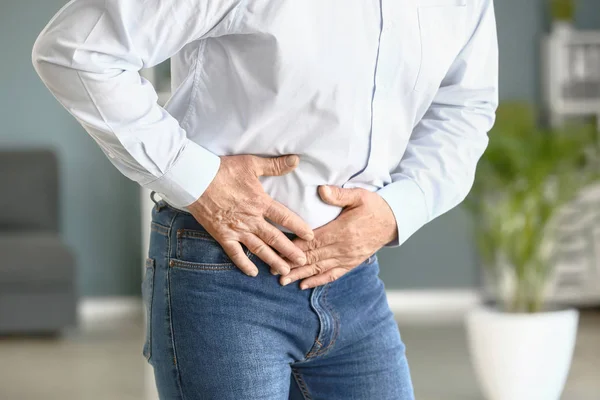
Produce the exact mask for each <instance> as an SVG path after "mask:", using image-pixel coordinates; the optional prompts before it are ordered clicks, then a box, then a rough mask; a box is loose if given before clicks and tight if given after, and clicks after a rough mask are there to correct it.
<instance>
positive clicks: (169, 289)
mask: <svg viewBox="0 0 600 400" xmlns="http://www.w3.org/2000/svg"><path fill="white" fill-rule="evenodd" d="M176 218H177V213H175V214H173V218H171V223H170V224H169V234H168V235H167V243H168V246H167V251H168V255H167V259H168V260H169V262H170V261H171V233H172V231H173V224H174V223H175V219H176ZM166 273H167V304H168V309H169V329H170V330H171V347H172V348H173V366H174V367H175V375H176V379H177V386H178V389H179V395H180V396H181V399H182V400H185V396H184V395H183V385H182V384H181V373H180V371H179V365H177V349H176V347H175V333H174V331H173V308H172V306H171V271H170V269H168V268H167V271H166Z"/></svg>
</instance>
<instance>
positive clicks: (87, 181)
mask: <svg viewBox="0 0 600 400" xmlns="http://www.w3.org/2000/svg"><path fill="white" fill-rule="evenodd" d="M64 4H65V1H63V0H44V1H34V0H19V1H2V2H1V4H0V54H2V62H0V121H2V124H1V125H0V147H2V148H6V147H22V146H25V147H51V148H54V149H55V150H56V152H57V153H58V155H59V158H60V164H61V179H62V182H61V186H62V187H61V192H60V193H61V202H62V206H61V225H62V227H61V230H62V233H63V237H64V239H65V241H66V243H67V244H68V245H69V246H70V247H71V248H72V249H73V250H74V252H75V255H76V257H77V263H78V267H79V269H78V272H79V276H78V282H79V289H80V292H81V293H82V294H83V295H88V296H105V295H126V294H136V293H138V292H139V286H140V283H139V282H140V274H141V266H140V265H141V264H140V262H141V260H140V257H141V256H140V250H139V249H140V228H139V227H140V216H139V195H138V193H139V189H138V187H137V185H136V184H133V183H132V182H130V181H128V180H127V179H126V178H124V177H123V176H122V175H121V174H120V173H119V172H118V171H117V170H116V169H115V168H114V167H113V166H112V165H111V164H110V162H109V161H108V160H107V159H106V157H105V156H104V154H102V152H101V151H100V150H99V148H98V146H97V145H96V144H95V143H94V142H93V141H92V139H91V138H90V137H89V136H88V135H87V133H86V132H85V131H84V130H83V129H82V128H81V127H80V126H79V125H78V124H77V122H76V121H75V120H74V119H73V118H72V117H71V116H70V115H69V114H68V113H67V112H66V111H65V110H64V109H63V108H62V107H61V106H60V105H59V104H58V102H57V101H56V100H55V99H54V98H53V97H52V95H51V94H50V92H48V90H47V89H46V88H45V87H44V85H43V84H42V83H41V81H40V80H39V78H38V77H37V75H36V74H35V71H34V70H33V67H32V64H31V48H32V46H33V42H34V40H35V38H36V37H37V34H38V33H39V32H40V31H41V30H42V28H43V27H44V25H45V24H46V23H47V22H48V21H49V20H50V18H51V17H52V15H54V13H55V12H56V11H58V9H59V8H60V7H62V6H63V5H64ZM2 190H9V189H7V188H2Z"/></svg>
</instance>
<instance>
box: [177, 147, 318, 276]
mask: <svg viewBox="0 0 600 400" xmlns="http://www.w3.org/2000/svg"><path fill="white" fill-rule="evenodd" d="M298 162H299V158H298V156H294V155H292V156H283V157H278V158H261V157H256V156H250V155H240V156H226V157H221V166H220V167H219V171H218V172H217V175H216V177H215V178H214V179H213V181H212V182H211V184H210V185H209V187H208V188H207V189H206V191H205V192H204V193H203V194H202V196H200V198H199V199H198V200H197V201H196V202H195V203H193V204H191V205H189V206H188V207H187V209H188V210H189V211H190V213H192V215H194V217H195V218H196V220H197V221H198V222H199V223H200V224H201V225H202V226H203V227H204V228H205V229H206V231H207V232H208V233H210V235H211V236H212V237H214V238H215V240H216V241H217V242H219V244H220V245H221V246H222V247H223V249H224V250H225V253H227V255H228V256H229V258H231V260H232V261H233V263H234V264H235V265H236V266H237V267H238V268H239V269H240V270H242V271H243V272H244V273H246V274H247V275H250V276H256V275H258V269H257V268H256V266H255V265H254V263H252V262H251V261H250V260H249V259H248V257H247V256H246V254H245V252H244V251H243V249H242V246H241V244H244V245H245V246H246V247H247V248H248V249H249V250H250V251H251V252H252V253H254V254H256V255H257V256H258V257H259V258H260V259H261V260H263V261H264V262H266V263H267V264H269V265H270V266H271V268H272V269H273V270H275V271H277V272H279V273H281V274H287V273H288V272H289V271H290V265H289V264H288V262H287V261H285V260H284V259H283V258H282V257H285V258H286V259H288V260H291V261H292V262H293V263H294V264H295V265H296V266H298V265H304V264H305V263H306V256H305V255H304V252H303V251H302V250H301V249H300V248H298V247H297V246H296V245H294V244H293V243H292V242H291V241H290V240H289V239H288V237H287V236H285V235H284V234H283V233H282V232H281V231H280V230H279V229H277V228H275V227H274V226H273V225H271V224H270V223H268V222H267V221H266V220H265V218H268V219H270V220H271V221H273V222H275V223H277V224H279V225H281V226H284V227H286V228H288V229H289V230H290V231H292V232H294V233H295V234H296V235H298V237H301V238H304V239H306V240H312V239H313V237H314V234H313V232H312V230H311V228H310V226H308V225H307V224H306V223H305V222H304V221H303V220H302V219H301V218H300V217H299V216H298V215H296V214H294V213H293V212H292V211H290V210H289V209H288V208H286V207H285V206H284V205H282V204H281V203H278V202H276V201H275V200H273V199H272V198H271V197H269V196H268V195H267V194H266V193H265V191H264V189H263V187H262V185H261V183H260V181H259V179H258V177H259V176H280V175H285V174H287V173H289V172H291V171H293V170H294V169H295V168H296V166H297V165H298ZM275 250H277V251H278V252H279V253H280V254H281V255H279V254H277V253H276V252H275Z"/></svg>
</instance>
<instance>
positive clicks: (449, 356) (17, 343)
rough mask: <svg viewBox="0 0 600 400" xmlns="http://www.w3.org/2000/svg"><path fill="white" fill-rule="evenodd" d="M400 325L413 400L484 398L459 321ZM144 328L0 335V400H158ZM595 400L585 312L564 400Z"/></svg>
mask: <svg viewBox="0 0 600 400" xmlns="http://www.w3.org/2000/svg"><path fill="white" fill-rule="evenodd" d="M399 323H400V326H401V332H402V336H403V338H404V341H405V342H406V344H407V348H408V351H409V360H410V364H411V370H412V374H413V381H414V385H415V391H416V398H417V399H418V400H483V398H482V397H481V394H480V393H479V390H478V388H477V383H476V381H475V379H474V375H473V371H472V369H471V367H470V365H469V362H468V354H467V349H466V342H465V334H464V331H463V328H462V326H461V324H460V323H457V322H444V323H443V324H439V323H438V324H434V323H431V322H429V323H427V322H425V323H424V322H423V321H419V322H410V321H399ZM142 326H143V325H142V316H141V313H136V315H135V316H128V317H126V318H114V317H113V318H109V319H106V318H103V319H100V320H95V321H92V322H88V323H86V324H84V326H83V327H82V328H80V330H78V331H73V332H67V333H66V334H65V335H64V336H62V337H59V338H48V337H37V338H27V339H23V338H15V337H5V338H0V399H1V400H42V399H44V400H54V399H56V400H58V399H60V400H71V399H74V400H100V399H102V400H111V399H119V400H155V399H153V398H152V397H153V396H152V395H149V394H148V393H149V392H148V391H147V390H145V384H146V383H145V380H144V377H145V376H146V374H147V372H148V369H147V368H148V367H147V366H146V364H145V361H144V360H143V358H142V357H141V355H140V346H141V344H140V343H141V340H142V339H141V338H142ZM598 399H600V312H597V313H593V312H585V313H583V315H582V319H581V325H580V331H579V337H578V342H577V347H576V351H575V356H574V361H573V366H572V369H571V374H570V377H569V380H568V384H567V387H566V390H565V393H564V396H563V397H562V400H598ZM532 400H534V399H532Z"/></svg>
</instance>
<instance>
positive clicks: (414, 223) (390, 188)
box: [377, 179, 429, 247]
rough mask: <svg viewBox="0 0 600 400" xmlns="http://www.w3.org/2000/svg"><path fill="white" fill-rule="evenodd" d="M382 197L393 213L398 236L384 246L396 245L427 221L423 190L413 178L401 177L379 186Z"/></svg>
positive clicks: (427, 215) (427, 214)
mask: <svg viewBox="0 0 600 400" xmlns="http://www.w3.org/2000/svg"><path fill="white" fill-rule="evenodd" d="M377 193H378V194H379V195H380V196H381V197H383V199H384V200H385V201H386V202H387V204H388V205H389V206H390V208H391V209H392V212H393V213H394V218H395V219H396V223H397V225H398V237H397V238H396V240H394V241H392V242H390V243H388V244H386V245H385V247H398V246H400V245H401V244H402V243H404V242H405V241H406V240H407V239H408V238H409V237H411V236H412V235H413V234H414V233H415V232H416V231H418V230H419V229H420V228H421V227H422V226H423V225H425V224H426V223H427V222H429V212H428V210H427V203H426V202H425V196H424V195H423V191H422V190H421V188H420V187H419V185H417V184H416V183H415V182H414V181H413V180H411V179H402V180H398V181H396V182H392V183H390V184H389V185H387V186H385V187H383V188H381V189H380V190H378V191H377Z"/></svg>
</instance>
